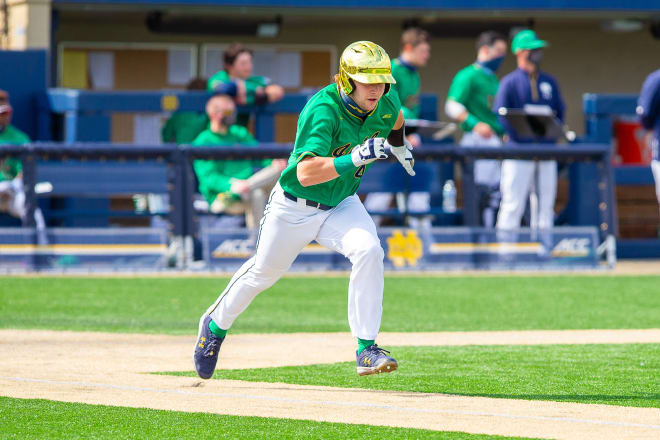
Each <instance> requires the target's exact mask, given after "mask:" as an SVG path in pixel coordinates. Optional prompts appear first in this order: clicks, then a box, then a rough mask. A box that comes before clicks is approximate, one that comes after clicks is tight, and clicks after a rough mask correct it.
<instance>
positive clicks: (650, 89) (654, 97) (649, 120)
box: [637, 69, 660, 203]
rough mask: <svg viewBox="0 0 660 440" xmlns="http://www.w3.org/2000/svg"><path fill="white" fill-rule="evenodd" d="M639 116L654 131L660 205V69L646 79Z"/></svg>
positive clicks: (645, 125)
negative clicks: (659, 145) (659, 146)
mask: <svg viewBox="0 0 660 440" xmlns="http://www.w3.org/2000/svg"><path fill="white" fill-rule="evenodd" d="M637 114H638V115H639V116H640V120H641V123H642V126H643V127H644V128H645V129H647V130H652V131H653V133H652V135H651V140H650V142H651V151H652V152H653V160H652V161H651V169H652V170H653V178H654V179H655V194H656V197H657V198H658V203H660V152H658V150H659V148H658V144H659V143H660V69H659V70H656V71H655V72H653V73H651V74H650V75H649V76H647V77H646V80H645V81H644V85H642V91H641V92H640V94H639V101H638V102H637Z"/></svg>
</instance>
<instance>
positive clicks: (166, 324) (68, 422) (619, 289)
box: [0, 275, 660, 440]
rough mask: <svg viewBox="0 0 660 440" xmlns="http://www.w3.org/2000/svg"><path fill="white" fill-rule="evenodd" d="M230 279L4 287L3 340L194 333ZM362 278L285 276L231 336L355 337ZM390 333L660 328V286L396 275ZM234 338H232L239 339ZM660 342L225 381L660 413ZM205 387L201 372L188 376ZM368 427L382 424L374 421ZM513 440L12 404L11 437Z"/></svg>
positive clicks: (470, 351) (474, 351)
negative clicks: (15, 334) (357, 281)
mask: <svg viewBox="0 0 660 440" xmlns="http://www.w3.org/2000/svg"><path fill="white" fill-rule="evenodd" d="M226 282H227V279H226V278H206V277H200V278H192V277H191V278H151V277H145V278H139V277H138V278H112V277H109V278H92V277H89V278H66V277H35V278H27V277H0V328H21V329H28V328H29V329H51V330H77V331H109V332H132V333H165V334H173V335H177V334H179V335H184V334H185V335H193V334H195V333H196V330H197V322H198V319H199V316H200V314H201V313H202V312H203V311H204V310H205V309H206V308H207V307H208V305H209V304H211V303H212V302H213V301H214V300H215V299H216V297H217V295H218V294H219V293H220V291H221V290H222V289H223V288H224V287H225V284H226ZM347 285H348V277H346V276H337V277H323V278H312V277H299V278H284V279H282V280H281V281H279V282H278V283H277V284H276V285H275V286H274V287H273V288H271V289H269V290H268V291H266V292H264V293H263V294H261V295H260V296H259V297H257V299H256V300H255V301H254V302H253V304H252V305H251V307H250V308H249V309H248V310H247V311H246V312H245V313H244V314H243V315H242V316H241V317H240V318H239V319H238V320H237V322H236V325H235V326H234V328H232V331H231V333H280V332H340V331H341V332H347V331H348V330H349V329H348V322H347V317H346V295H347V294H346V290H347ZM385 286H386V290H385V303H384V316H383V321H382V327H381V329H382V330H383V331H398V332H413V331H477V330H486V331H487V330H537V329H538V330H542V329H553V330H555V329H556V330H560V329H626V328H660V318H659V317H658V312H657V311H658V310H660V287H658V286H660V276H635V277H633V276H630V277H612V276H595V275H594V276H510V277H509V276H478V277H458V276H456V277H454V276H452V277H421V276H420V277H416V276H413V277H404V276H394V277H388V278H387V279H386V282H385ZM230 337H231V335H230ZM658 353H660V344H621V345H544V346H464V347H414V340H411V341H410V346H409V347H394V348H393V353H392V354H393V355H394V356H395V357H396V358H398V359H399V361H400V370H399V371H397V372H396V373H394V374H391V375H380V376H370V377H364V378H358V377H357V375H356V374H355V366H354V363H352V362H347V363H337V364H327V365H312V366H306V367H283V368H271V369H253V370H230V371H228V370H222V371H218V372H217V373H216V376H215V377H216V378H230V379H241V380H248V381H268V382H288V383H298V384H312V385H329V386H341V387H352V388H365V389H374V390H401V391H409V392H412V391H417V392H426V393H429V392H439V393H448V394H457V395H466V396H488V397H495V398H508V399H531V400H535V399H536V400H539V399H540V400H554V401H570V402H583V403H605V404H611V405H625V406H636V407H653V408H660V394H658V384H660V374H659V373H658V371H660V356H658ZM180 374H182V375H193V373H192V372H190V371H189V372H181V373H180ZM365 423H368V420H366V421H365ZM137 437H140V438H158V439H169V438H171V439H195V440H198V439H217V438H232V439H234V438H246V439H247V438H250V439H252V438H361V439H362V438H432V439H448V440H454V439H465V440H474V439H500V438H505V437H493V436H479V435H468V434H465V433H447V432H431V431H423V430H411V429H398V428H387V427H375V426H367V425H365V426H362V425H347V424H333V423H320V422H310V421H296V420H288V419H271V418H268V419H265V418H258V417H234V416H221V415H213V414H206V413H183V412H173V411H156V410H149V409H134V408H118V407H109V406H96V405H84V404H72V403H61V402H52V401H45V400H23V399H10V398H4V397H0V438H3V439H4V438H9V439H11V438H16V439H41V438H49V439H67V440H68V439H76V438H85V439H97V438H98V439H124V438H126V439H128V438H137Z"/></svg>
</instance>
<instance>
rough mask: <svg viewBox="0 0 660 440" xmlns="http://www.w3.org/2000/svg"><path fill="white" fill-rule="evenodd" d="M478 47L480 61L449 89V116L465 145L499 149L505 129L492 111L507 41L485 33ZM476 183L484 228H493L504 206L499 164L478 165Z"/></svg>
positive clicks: (459, 76) (454, 81) (486, 162)
mask: <svg viewBox="0 0 660 440" xmlns="http://www.w3.org/2000/svg"><path fill="white" fill-rule="evenodd" d="M476 46H477V60H476V61H475V62H474V63H472V64H470V65H469V66H467V67H465V68H464V69H462V70H460V71H459V72H458V73H457V74H456V76H455V77H454V79H453V81H452V83H451V86H450V87H449V94H448V96H447V102H446V104H445V112H446V113H447V115H448V116H449V117H450V118H453V119H455V120H457V121H458V122H460V123H461V128H462V129H463V132H464V135H463V138H462V139H461V145H463V146H465V147H471V146H472V147H499V146H500V145H501V141H500V136H502V135H503V134H504V129H503V128H502V126H501V125H500V124H499V122H498V121H497V116H496V115H495V113H493V110H492V108H493V101H494V99H495V95H496V94H497V89H498V86H499V81H498V79H497V76H496V75H495V73H496V72H497V69H498V68H499V67H500V64H502V61H503V60H504V57H505V55H506V50H507V44H506V38H505V37H504V36H503V35H501V34H499V33H497V32H493V31H488V32H484V33H482V34H481V35H479V37H478V38H477V44H476ZM474 181H475V183H476V184H477V190H478V191H479V205H480V210H481V224H482V225H483V226H486V227H492V226H494V225H495V219H496V218H497V209H498V208H499V204H500V192H499V186H500V163H499V161H496V160H478V161H476V163H475V165H474Z"/></svg>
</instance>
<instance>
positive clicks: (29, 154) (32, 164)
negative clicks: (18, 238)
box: [21, 146, 37, 228]
mask: <svg viewBox="0 0 660 440" xmlns="http://www.w3.org/2000/svg"><path fill="white" fill-rule="evenodd" d="M21 162H22V165H23V189H24V191H25V217H24V218H23V226H25V227H26V228H35V227H36V222H35V220H34V211H35V210H36V209H37V194H36V193H35V191H34V185H35V184H36V183H37V161H36V157H35V155H34V153H33V151H32V147H29V146H26V147H25V150H24V151H23V153H22V154H21Z"/></svg>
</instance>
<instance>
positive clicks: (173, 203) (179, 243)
mask: <svg viewBox="0 0 660 440" xmlns="http://www.w3.org/2000/svg"><path fill="white" fill-rule="evenodd" d="M185 161H186V158H185V154H184V151H183V150H182V149H181V147H176V148H174V149H173V150H172V153H171V154H170V170H169V172H168V174H167V176H168V182H167V188H168V192H169V196H170V212H169V222H170V227H171V229H172V231H171V232H172V252H173V254H174V257H175V260H176V267H177V268H178V269H182V268H183V267H184V264H185V261H184V253H183V242H184V240H183V237H184V236H185V233H186V227H185V217H184V210H185V201H184V200H185V196H186V194H185V185H184V181H185V179H184V162H185Z"/></svg>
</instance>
